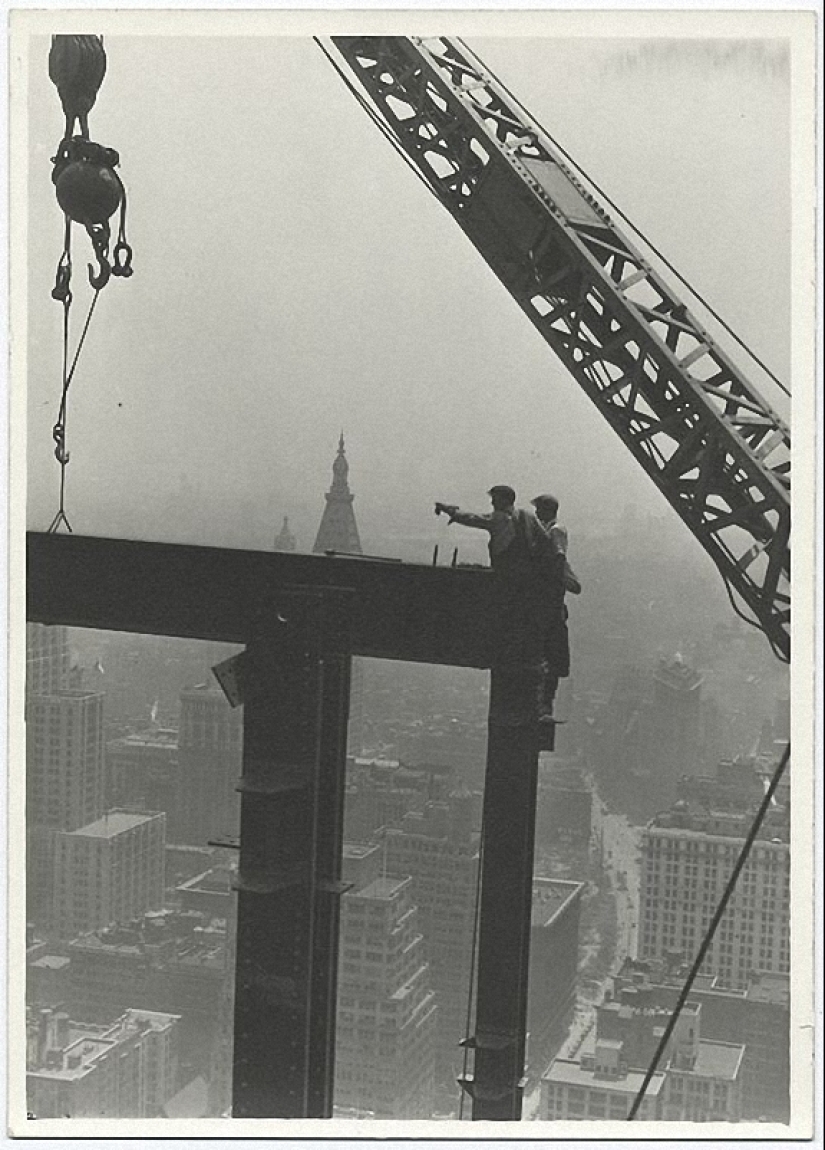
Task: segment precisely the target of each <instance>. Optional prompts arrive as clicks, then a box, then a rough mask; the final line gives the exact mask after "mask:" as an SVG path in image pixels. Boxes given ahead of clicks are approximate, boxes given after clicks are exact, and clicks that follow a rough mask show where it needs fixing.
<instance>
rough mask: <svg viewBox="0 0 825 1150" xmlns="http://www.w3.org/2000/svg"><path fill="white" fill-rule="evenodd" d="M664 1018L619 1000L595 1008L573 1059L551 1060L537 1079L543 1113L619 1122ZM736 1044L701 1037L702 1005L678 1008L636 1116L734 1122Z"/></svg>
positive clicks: (740, 1051) (737, 1108)
mask: <svg viewBox="0 0 825 1150" xmlns="http://www.w3.org/2000/svg"><path fill="white" fill-rule="evenodd" d="M669 1018H670V1011H669V1010H657V1009H655V1008H649V1007H645V1008H639V1007H636V1006H633V1005H630V1004H628V1003H625V1002H608V1003H605V1004H603V1005H602V1006H600V1007H599V1009H598V1011H597V1018H596V1032H595V1035H594V1036H593V1038H592V1039H591V1040H590V1042H588V1043H586V1044H585V1046H584V1047H583V1048H582V1051H581V1054H580V1055H579V1056H578V1057H577V1058H575V1059H555V1060H554V1061H553V1063H552V1064H551V1066H550V1069H549V1070H548V1071H547V1073H546V1074H545V1076H544V1078H543V1079H542V1116H543V1117H544V1118H546V1119H548V1120H553V1119H589V1120H590V1121H593V1120H594V1119H595V1120H607V1119H610V1120H617V1119H618V1120H621V1119H626V1118H627V1116H628V1114H629V1111H630V1107H631V1106H632V1105H633V1102H634V1100H635V1098H636V1097H637V1095H638V1093H639V1090H640V1088H641V1085H642V1082H643V1080H644V1077H645V1073H646V1072H647V1070H648V1067H649V1066H650V1063H651V1062H652V1060H653V1056H654V1054H655V1052H656V1049H657V1047H658V1045H659V1041H660V1039H661V1036H662V1034H663V1032H664V1027H665V1026H666V1025H667V1022H668V1019H669ZM743 1056H744V1047H743V1046H742V1045H741V1044H739V1043H731V1042H718V1041H712V1040H708V1039H706V1038H703V1037H702V1007H701V1005H700V1004H699V1003H697V1002H691V1001H690V1000H689V1001H688V1002H687V1003H685V1005H684V1007H683V1009H682V1012H681V1014H680V1015H679V1019H678V1021H677V1023H676V1026H675V1028H674V1030H673V1033H672V1035H671V1037H670V1040H669V1042H668V1044H667V1046H666V1047H665V1050H664V1051H663V1052H662V1056H661V1059H660V1062H659V1067H660V1069H659V1070H657V1071H656V1073H655V1074H654V1075H653V1077H652V1079H651V1081H650V1084H649V1086H648V1088H647V1090H646V1092H645V1096H644V1099H643V1101H642V1104H641V1106H640V1109H639V1112H638V1115H637V1117H638V1118H639V1119H648V1120H654V1119H655V1120H658V1121H664V1122H738V1121H739V1120H740V1118H741V1116H742V1079H741V1071H742V1060H743Z"/></svg>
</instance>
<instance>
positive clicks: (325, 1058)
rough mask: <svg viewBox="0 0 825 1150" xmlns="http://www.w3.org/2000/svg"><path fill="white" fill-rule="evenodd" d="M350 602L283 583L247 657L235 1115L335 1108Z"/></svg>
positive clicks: (290, 1114)
mask: <svg viewBox="0 0 825 1150" xmlns="http://www.w3.org/2000/svg"><path fill="white" fill-rule="evenodd" d="M344 610H345V603H344V602H343V601H342V595H341V593H337V592H335V591H333V590H331V589H325V590H324V591H298V590H296V591H280V592H278V593H277V594H276V595H274V596H273V597H272V599H271V601H270V605H269V608H268V610H267V611H266V612H265V614H264V617H263V618H261V619H259V621H258V625H257V629H256V637H255V639H254V641H253V642H251V643H250V644H249V646H248V647H247V650H246V652H245V657H244V661H243V674H242V691H243V700H244V708H245V714H244V748H243V771H242V776H241V782H240V785H239V790H240V792H241V839H240V844H241V845H240V858H239V868H238V877H237V882H236V886H237V891H238V921H237V948H236V972H235V1027H234V1056H233V1085H232V1095H233V1101H232V1113H233V1116H234V1117H236V1118H269V1117H280V1118H298V1117H316V1118H324V1117H330V1116H331V1114H332V1086H333V1080H334V1012H335V986H336V971H337V957H338V931H337V920H338V912H337V900H338V897H339V896H340V887H339V886H338V885H337V878H338V876H339V872H338V867H339V866H340V862H339V860H340V846H341V842H340V839H341V825H342V818H343V777H344V768H345V756H346V723H347V703H348V666H347V664H348V656H346V655H345V654H341V653H340V652H341V650H342V649H344V650H345V649H346V636H345V633H344V628H343V626H342V623H343V619H342V616H343V612H344ZM330 652H332V654H330ZM335 652H338V653H335Z"/></svg>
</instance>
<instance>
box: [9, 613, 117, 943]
mask: <svg viewBox="0 0 825 1150" xmlns="http://www.w3.org/2000/svg"><path fill="white" fill-rule="evenodd" d="M43 630H44V631H49V630H51V628H43ZM61 661H62V654H61V653H59V652H51V653H50V654H48V655H47V656H43V657H41V656H38V657H37V658H36V659H35V660H34V667H35V668H36V672H37V674H36V680H37V681H39V683H40V685H41V687H43V688H46V687H50V688H52V693H50V694H29V695H28V697H27V699H26V877H27V885H26V894H27V913H28V916H29V918H30V919H33V920H35V921H37V920H39V919H40V920H42V919H43V918H45V917H48V915H49V913H50V910H51V902H52V879H53V874H54V844H55V836H56V834H57V833H58V832H60V831H73V830H76V829H77V828H78V827H80V826H83V825H84V824H85V823H89V822H91V821H93V820H94V819H96V818H98V817H99V816H100V815H101V814H102V813H103V809H104V758H103V696H102V695H99V694H94V693H90V692H87V691H83V690H68V689H64V688H61V687H59V686H57V685H56V684H57V683H58V682H59V674H58V670H57V668H58V667H59V665H60V662H61Z"/></svg>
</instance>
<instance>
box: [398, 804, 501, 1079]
mask: <svg viewBox="0 0 825 1150" xmlns="http://www.w3.org/2000/svg"><path fill="white" fill-rule="evenodd" d="M478 805H479V804H478V801H477V796H474V795H473V794H472V792H470V791H469V790H467V788H466V787H463V786H459V787H457V788H456V789H455V790H454V791H453V792H452V793H451V794H450V795H449V797H448V798H447V800H446V801H443V802H428V803H427V804H426V806H425V807H424V810H423V811H420V812H419V811H408V812H407V814H406V815H405V816H404V818H403V820H402V822H401V826H400V827H399V828H389V829H387V830H386V831H385V836H386V837H385V842H386V852H387V869H388V870H389V872H390V873H391V874H401V875H411V876H412V895H413V898H414V900H415V902H416V904H417V906H418V912H419V915H420V921H421V929H422V932H423V935H424V943H425V946H426V949H427V956H428V959H429V962H430V966H431V970H432V984H433V988H434V990H435V991H436V993H437V994H438V1019H437V1023H438V1025H437V1031H436V1035H437V1062H436V1072H437V1076H438V1080H439V1084H440V1085H448V1086H449V1087H450V1088H451V1089H452V1090H453V1091H455V1089H456V1076H457V1074H458V1073H459V1072H460V1070H461V1062H462V1054H463V1052H462V1048H461V1046H460V1045H459V1043H460V1042H461V1041H462V1039H463V1038H465V1037H466V1028H467V995H468V989H469V981H470V968H471V965H472V960H473V911H474V908H475V891H476V881H477V876H478V860H479V856H478V833H477V831H476V828H477V827H478V826H479V825H480V813H479V811H478V809H477V808H478ZM474 832H475V833H474Z"/></svg>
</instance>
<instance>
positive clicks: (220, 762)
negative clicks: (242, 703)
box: [168, 684, 243, 846]
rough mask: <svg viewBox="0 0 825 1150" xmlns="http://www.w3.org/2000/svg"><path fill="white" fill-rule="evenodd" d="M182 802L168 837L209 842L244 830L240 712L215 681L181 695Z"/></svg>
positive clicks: (193, 842)
mask: <svg viewBox="0 0 825 1150" xmlns="http://www.w3.org/2000/svg"><path fill="white" fill-rule="evenodd" d="M180 704H181V710H180V735H179V741H178V773H179V776H180V790H179V795H180V803H179V806H178V808H177V812H176V817H175V818H174V819H172V820H171V824H170V826H169V829H168V837H169V840H170V842H174V843H190V844H191V845H193V846H206V844H207V843H208V841H209V840H210V839H211V838H216V837H219V836H223V835H228V836H232V835H235V836H237V834H238V833H239V830H240V802H239V795H238V792H237V790H236V787H237V785H238V779H239V778H240V774H241V753H242V731H243V727H242V716H241V712H240V710H238V709H237V708H236V709H233V708H232V707H230V706H229V704H228V703H227V701H226V698H225V696H224V694H223V692H222V691H220V690H218V688H217V687H214V688H213V687H210V686H207V685H206V684H201V685H199V686H197V687H193V688H192V689H191V690H187V691H183V692H181V696H180Z"/></svg>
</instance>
